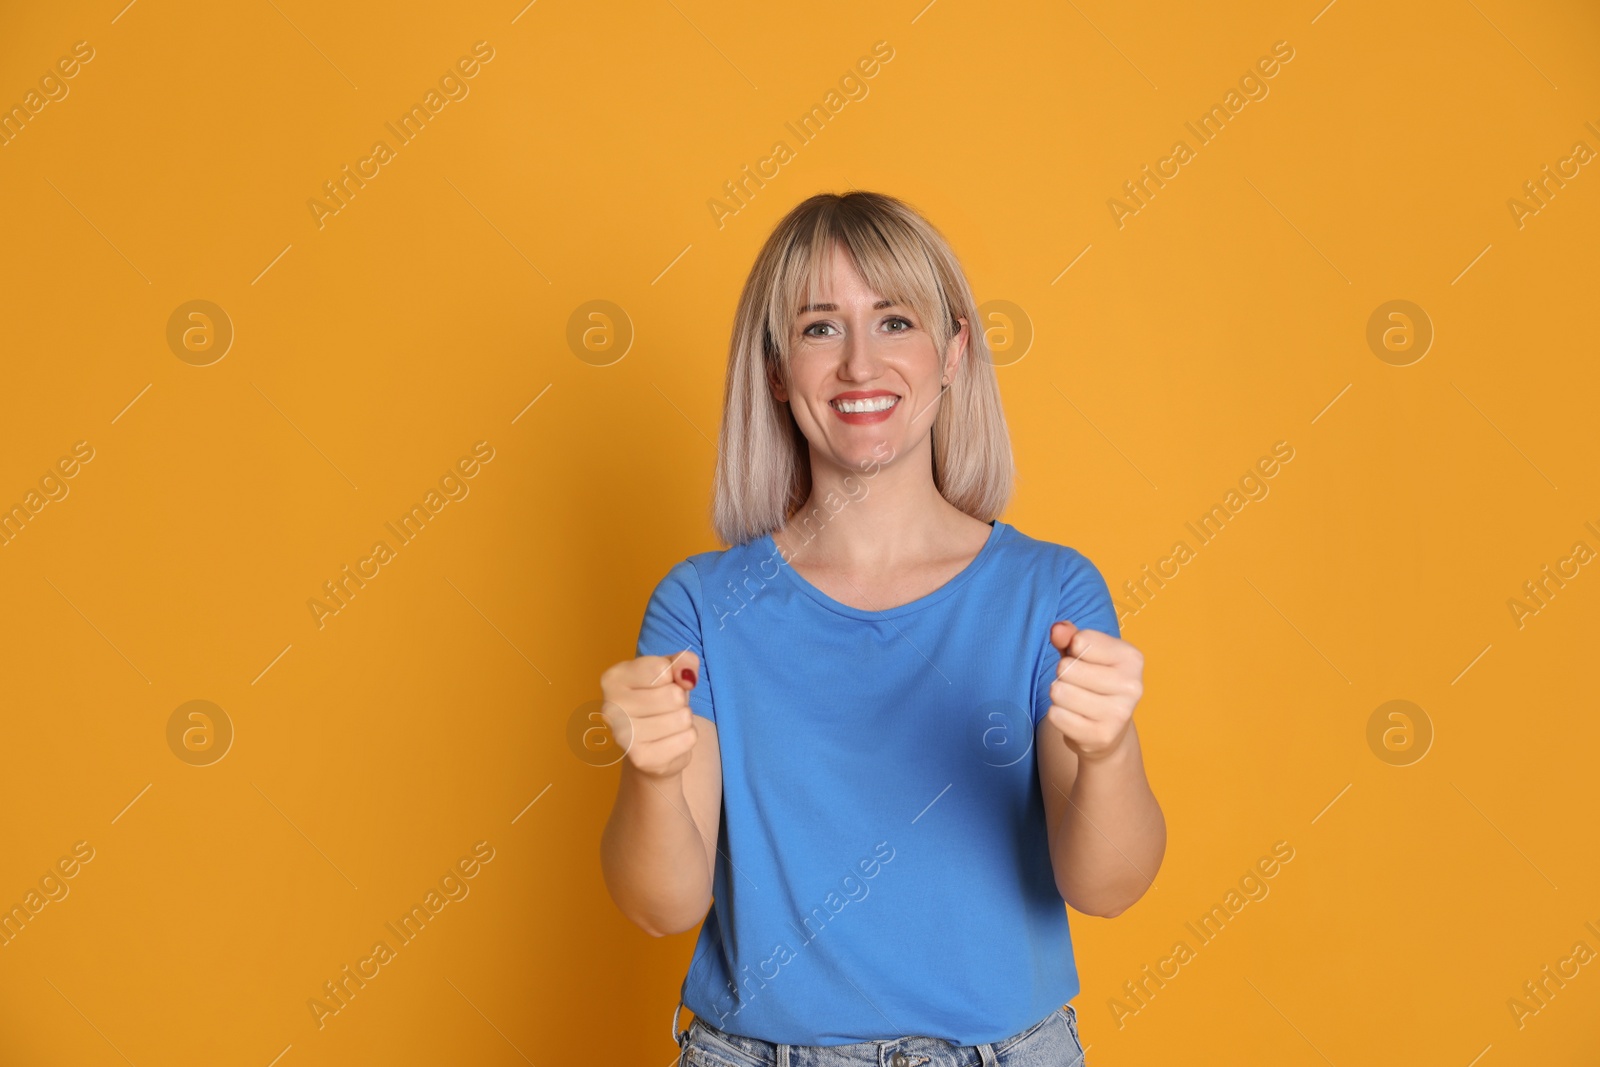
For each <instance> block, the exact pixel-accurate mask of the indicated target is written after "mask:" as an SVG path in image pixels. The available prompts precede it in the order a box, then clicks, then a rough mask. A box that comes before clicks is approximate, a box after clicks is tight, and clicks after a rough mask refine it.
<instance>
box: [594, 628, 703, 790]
mask: <svg viewBox="0 0 1600 1067" xmlns="http://www.w3.org/2000/svg"><path fill="white" fill-rule="evenodd" d="M699 674H700V657H699V656H696V655H695V654H694V653H693V652H691V651H689V650H688V649H685V650H683V651H682V652H679V653H678V654H677V655H676V656H671V657H668V656H640V657H638V658H637V659H631V660H623V661H622V662H621V663H615V664H612V665H611V666H610V667H608V668H606V671H605V673H603V674H602V675H600V696H601V701H602V703H601V706H600V716H601V718H602V719H604V720H605V724H606V727H607V728H608V729H609V730H610V731H611V736H612V737H613V738H614V739H615V740H616V742H617V744H619V745H621V746H622V750H623V752H624V753H626V755H625V756H624V759H626V760H627V761H628V762H629V763H631V764H632V765H633V768H634V770H636V771H639V772H640V773H641V774H645V775H648V776H650V777H652V778H670V777H672V776H673V775H677V774H682V773H683V770H684V768H685V767H687V766H689V761H690V760H691V759H692V758H693V754H694V746H695V742H696V741H698V740H699V737H700V735H699V732H698V731H697V730H696V729H695V725H694V712H692V711H690V710H689V691H690V690H691V689H693V688H694V686H695V682H696V681H697V680H698V678H699Z"/></svg>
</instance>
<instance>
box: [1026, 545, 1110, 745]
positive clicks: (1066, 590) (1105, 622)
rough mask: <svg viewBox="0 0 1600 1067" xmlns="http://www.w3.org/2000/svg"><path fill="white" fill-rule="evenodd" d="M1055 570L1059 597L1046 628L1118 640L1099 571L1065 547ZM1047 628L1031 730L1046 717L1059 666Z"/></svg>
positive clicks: (1075, 551)
mask: <svg viewBox="0 0 1600 1067" xmlns="http://www.w3.org/2000/svg"><path fill="white" fill-rule="evenodd" d="M1059 567H1060V574H1061V586H1060V595H1059V597H1058V599H1057V601H1056V612H1055V614H1054V615H1053V616H1052V617H1051V619H1050V626H1054V625H1055V624H1056V623H1057V622H1070V623H1072V625H1074V626H1076V627H1077V628H1078V629H1080V630H1098V631H1099V632H1101V633H1103V634H1110V635H1111V636H1112V637H1116V638H1120V637H1121V636H1122V629H1121V627H1119V626H1118V625H1117V608H1116V605H1115V604H1113V603H1112V602H1111V590H1110V588H1109V587H1108V586H1107V585H1106V580H1105V578H1103V577H1101V575H1100V571H1099V569H1098V568H1097V567H1095V565H1094V564H1093V563H1091V562H1090V561H1089V558H1088V557H1087V556H1085V555H1084V554H1083V553H1081V552H1079V551H1077V550H1076V549H1072V548H1067V547H1065V546H1061V562H1060V563H1059ZM1050 626H1046V627H1045V632H1044V635H1043V637H1042V638H1041V639H1040V640H1041V651H1040V670H1039V676H1038V678H1037V679H1036V680H1035V684H1034V696H1033V724H1034V726H1038V725H1039V723H1040V722H1041V721H1043V719H1044V717H1045V716H1046V715H1047V714H1049V711H1050V687H1051V686H1052V685H1054V684H1055V680H1056V666H1057V664H1059V663H1060V662H1061V653H1060V652H1058V651H1056V647H1055V646H1054V645H1052V644H1051V643H1050Z"/></svg>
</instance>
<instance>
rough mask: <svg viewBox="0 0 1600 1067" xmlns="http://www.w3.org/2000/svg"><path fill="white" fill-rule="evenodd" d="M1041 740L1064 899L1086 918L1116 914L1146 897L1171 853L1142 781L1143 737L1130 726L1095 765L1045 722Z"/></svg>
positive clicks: (1054, 860) (1043, 782) (1157, 808)
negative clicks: (1140, 743) (1140, 744)
mask: <svg viewBox="0 0 1600 1067" xmlns="http://www.w3.org/2000/svg"><path fill="white" fill-rule="evenodd" d="M1037 742H1038V746H1039V784H1040V788H1041V789H1042V790H1043V792H1044V806H1045V821H1046V823H1047V825H1048V826H1049V834H1050V864H1051V866H1052V867H1053V868H1054V869H1055V875H1056V887H1057V889H1058V890H1059V891H1060V893H1061V898H1062V899H1063V900H1065V901H1066V902H1067V903H1068V904H1070V905H1072V907H1073V909H1074V910H1075V911H1081V912H1083V913H1084V914H1085V915H1098V916H1100V917H1102V918H1107V919H1109V918H1111V917H1112V916H1114V915H1119V914H1121V913H1122V912H1124V911H1126V910H1127V909H1128V908H1129V907H1131V906H1132V905H1133V903H1134V902H1135V901H1137V900H1138V899H1139V898H1140V897H1142V896H1143V895H1144V893H1145V890H1146V889H1148V888H1149V886H1150V884H1151V882H1152V881H1153V880H1154V879H1155V875H1156V871H1157V870H1159V869H1160V867H1161V859H1162V857H1163V856H1164V855H1165V853H1166V849H1167V822H1166V818H1165V816H1163V815H1162V813H1161V805H1160V804H1159V803H1157V801H1156V797H1155V794H1154V793H1153V792H1151V790H1150V783H1149V781H1148V780H1146V778H1145V773H1144V759H1143V757H1142V756H1141V754H1140V751H1139V737H1138V733H1137V731H1136V730H1135V729H1134V727H1133V725H1132V724H1131V723H1130V724H1129V726H1128V731H1127V733H1125V734H1124V735H1123V740H1122V742H1121V743H1120V744H1119V745H1118V747H1117V748H1116V749H1114V750H1112V751H1111V752H1109V753H1108V754H1106V755H1105V756H1103V757H1101V758H1096V759H1090V760H1085V759H1080V758H1079V757H1078V755H1077V753H1075V752H1074V751H1073V750H1072V748H1071V746H1069V745H1068V744H1067V743H1066V738H1065V737H1063V736H1062V733H1061V731H1060V730H1057V729H1055V728H1053V727H1052V726H1051V725H1050V724H1049V723H1048V722H1041V723H1040V724H1039V730H1038V737H1037Z"/></svg>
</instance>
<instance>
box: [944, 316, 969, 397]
mask: <svg viewBox="0 0 1600 1067" xmlns="http://www.w3.org/2000/svg"><path fill="white" fill-rule="evenodd" d="M956 325H957V327H958V332H956V333H954V334H951V336H950V344H949V345H948V346H947V347H946V349H945V361H944V362H945V370H944V373H945V374H948V375H949V376H950V380H951V381H952V382H954V381H955V380H956V372H957V371H959V370H960V369H961V361H962V360H963V359H964V358H966V355H967V338H968V337H969V336H970V334H968V332H967V327H968V323H967V320H966V319H963V318H958V319H956Z"/></svg>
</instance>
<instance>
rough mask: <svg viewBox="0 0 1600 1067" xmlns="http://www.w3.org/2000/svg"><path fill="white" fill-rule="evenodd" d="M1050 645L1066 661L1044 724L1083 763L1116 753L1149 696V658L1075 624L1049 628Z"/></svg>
mask: <svg viewBox="0 0 1600 1067" xmlns="http://www.w3.org/2000/svg"><path fill="white" fill-rule="evenodd" d="M1050 643H1051V644H1052V645H1054V646H1055V647H1056V650H1057V651H1059V652H1060V653H1061V662H1060V663H1059V664H1057V666H1056V680H1055V681H1054V682H1052V683H1051V684H1050V711H1049V712H1048V713H1047V715H1046V717H1045V721H1046V722H1048V723H1049V724H1050V725H1051V726H1053V727H1055V729H1057V730H1058V731H1060V732H1061V735H1062V737H1064V738H1065V739H1066V742H1067V745H1068V747H1070V748H1071V749H1072V750H1073V751H1074V752H1076V753H1077V754H1078V758H1079V759H1081V760H1097V759H1104V758H1105V757H1107V756H1111V755H1113V754H1115V753H1116V752H1117V751H1118V750H1119V749H1121V748H1122V746H1123V744H1124V742H1125V741H1126V739H1127V737H1128V726H1129V724H1130V723H1132V722H1133V709H1134V705H1136V704H1138V703H1139V698H1140V697H1141V696H1143V695H1144V654H1143V653H1141V652H1140V651H1139V650H1138V649H1137V648H1134V647H1133V646H1132V645H1130V644H1128V642H1126V641H1124V640H1122V639H1121V638H1119V637H1112V636H1111V635H1110V634H1106V633H1101V632H1100V631H1099V630H1080V629H1078V628H1077V627H1076V626H1074V625H1073V624H1072V623H1070V622H1058V623H1056V624H1055V625H1053V626H1051V627H1050Z"/></svg>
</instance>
